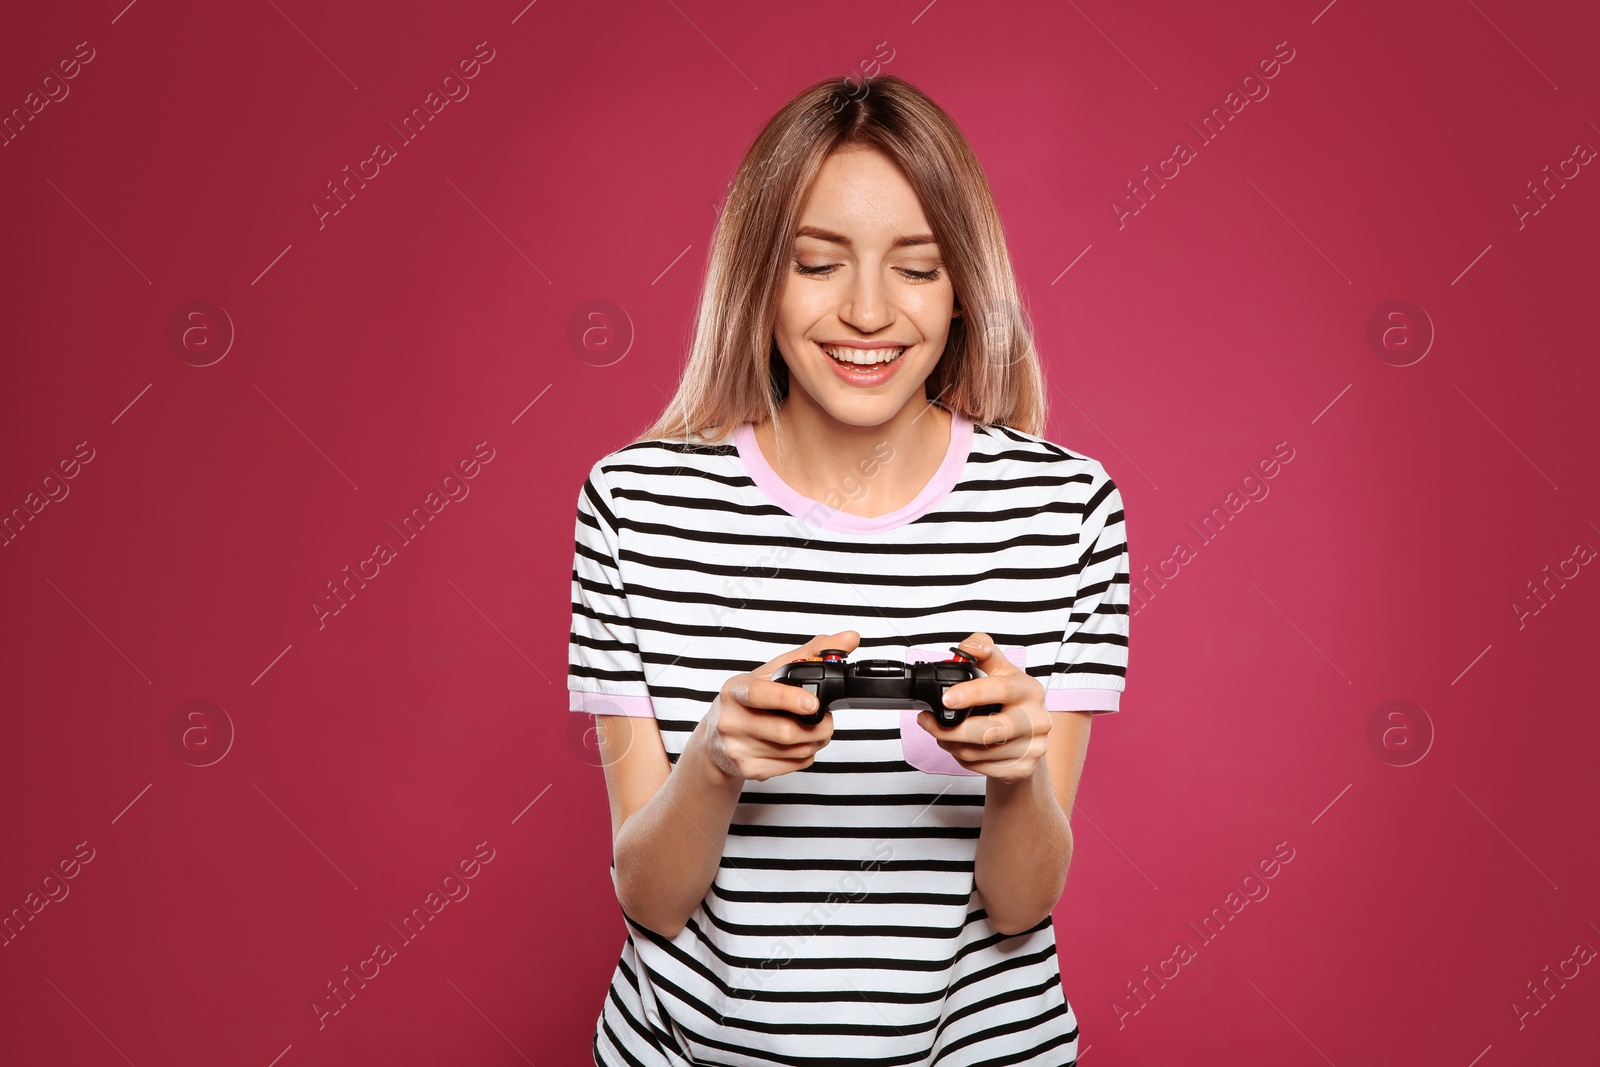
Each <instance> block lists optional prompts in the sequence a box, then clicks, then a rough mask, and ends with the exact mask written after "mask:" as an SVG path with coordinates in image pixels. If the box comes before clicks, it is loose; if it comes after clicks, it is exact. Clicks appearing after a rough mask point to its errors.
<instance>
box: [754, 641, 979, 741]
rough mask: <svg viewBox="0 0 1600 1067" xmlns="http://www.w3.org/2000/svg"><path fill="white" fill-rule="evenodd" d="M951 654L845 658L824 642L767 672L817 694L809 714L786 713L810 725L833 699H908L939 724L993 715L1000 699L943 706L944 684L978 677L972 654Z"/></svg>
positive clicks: (893, 703) (863, 703)
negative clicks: (910, 659)
mask: <svg viewBox="0 0 1600 1067" xmlns="http://www.w3.org/2000/svg"><path fill="white" fill-rule="evenodd" d="M950 651H952V652H954V653H955V655H954V656H951V657H950V658H949V659H947V660H940V661H936V662H932V663H901V662H899V661H897V660H889V659H864V660H861V661H860V662H859V663H846V662H845V657H846V656H847V655H849V653H848V652H841V651H840V650H839V649H837V648H825V649H823V650H822V654H821V655H817V656H802V657H800V658H798V659H794V660H791V661H789V662H788V663H785V664H783V665H782V666H781V667H779V668H778V669H777V670H776V671H774V672H773V673H772V680H773V681H774V682H782V683H783V684H784V685H792V686H796V687H798V688H801V689H805V690H808V691H809V692H810V693H811V694H812V695H813V696H815V697H816V698H817V704H818V707H817V710H816V711H814V712H812V713H811V714H809V715H798V714H795V713H793V712H788V711H782V710H781V709H775V710H779V711H780V714H784V715H790V716H792V717H793V718H794V719H795V720H796V721H798V722H800V723H801V724H802V725H804V726H815V725H816V724H817V723H819V722H821V721H822V716H823V714H824V713H825V712H826V711H828V710H829V709H830V708H832V706H833V705H834V703H835V702H836V701H848V702H849V704H848V706H850V707H903V706H904V705H905V704H906V702H907V701H912V702H915V703H919V704H922V705H924V706H925V707H926V708H927V709H928V710H929V711H930V712H932V713H933V717H934V719H936V720H937V721H938V723H939V725H940V726H959V725H960V724H961V723H962V722H965V721H966V718H967V716H968V715H998V714H999V713H1000V708H1001V705H999V704H979V705H977V706H976V707H969V708H947V707H945V706H944V693H945V690H947V689H949V688H950V687H951V686H953V685H956V684H958V683H960V682H966V681H970V680H972V679H973V678H981V677H983V673H982V672H981V671H979V670H978V668H977V665H976V660H974V659H973V657H971V656H969V655H967V654H966V653H965V652H963V651H961V649H959V648H957V647H956V646H954V645H952V646H950Z"/></svg>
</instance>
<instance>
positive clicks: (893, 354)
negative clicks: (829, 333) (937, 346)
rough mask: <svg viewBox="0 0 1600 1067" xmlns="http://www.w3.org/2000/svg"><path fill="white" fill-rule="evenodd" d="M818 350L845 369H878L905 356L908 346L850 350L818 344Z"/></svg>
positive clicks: (838, 346) (849, 348)
mask: <svg viewBox="0 0 1600 1067" xmlns="http://www.w3.org/2000/svg"><path fill="white" fill-rule="evenodd" d="M817 347H818V348H820V349H822V351H823V352H825V353H827V355H828V357H829V358H830V359H832V360H833V361H834V362H835V363H842V364H844V365H845V366H847V367H862V368H870V367H880V366H887V365H888V364H890V363H893V362H894V361H895V360H897V359H899V358H900V357H901V356H902V355H904V354H905V351H906V348H908V347H909V346H908V345H902V346H900V347H899V348H851V347H849V346H848V345H824V344H818V345H817Z"/></svg>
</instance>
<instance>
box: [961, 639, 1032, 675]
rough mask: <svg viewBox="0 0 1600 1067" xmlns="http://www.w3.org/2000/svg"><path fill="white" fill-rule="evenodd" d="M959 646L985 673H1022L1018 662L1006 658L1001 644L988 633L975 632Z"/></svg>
mask: <svg viewBox="0 0 1600 1067" xmlns="http://www.w3.org/2000/svg"><path fill="white" fill-rule="evenodd" d="M957 647H958V648H960V649H961V651H963V652H965V653H966V654H967V655H969V656H971V657H972V658H973V659H974V660H976V661H977V664H978V669H979V670H980V671H982V672H983V673H984V674H1017V673H1020V672H1019V671H1018V670H1017V666H1016V664H1014V663H1012V662H1011V661H1010V660H1008V659H1006V657H1005V653H1003V652H1001V651H1000V646H998V645H996V644H995V643H994V638H992V637H990V636H989V635H988V634H986V633H982V632H979V633H975V634H973V635H972V636H971V637H969V638H967V639H966V640H965V641H963V642H961V644H960V645H958V646H957Z"/></svg>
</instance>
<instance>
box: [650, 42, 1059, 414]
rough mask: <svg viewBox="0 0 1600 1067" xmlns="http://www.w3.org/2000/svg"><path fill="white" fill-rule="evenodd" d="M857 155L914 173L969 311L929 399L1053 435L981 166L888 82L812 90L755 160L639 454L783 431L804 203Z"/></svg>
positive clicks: (749, 159) (930, 110)
mask: <svg viewBox="0 0 1600 1067" xmlns="http://www.w3.org/2000/svg"><path fill="white" fill-rule="evenodd" d="M841 101H842V106H841ZM855 146H865V147H870V148H875V149H877V150H879V151H881V152H882V153H884V154H885V155H886V156H888V157H889V159H891V160H893V161H894V163H895V164H896V165H897V166H898V167H899V168H900V170H901V172H902V173H904V174H905V176H906V179H907V181H908V182H909V183H910V185H911V187H912V189H913V190H914V191H915V192H916V194H917V197H918V199H919V200H920V201H921V203H922V208H923V212H924V213H925V214H926V215H927V217H928V222H929V225H930V226H931V227H932V230H933V238H934V240H935V241H936V242H938V245H939V250H940V252H941V253H942V254H943V256H944V262H945V267H946V269H947V270H948V271H949V272H950V281H951V284H952V285H953V286H954V289H955V300H956V306H957V307H958V308H960V309H961V314H960V315H959V316H957V317H955V318H953V319H951V321H950V333H949V337H948V339H947V340H946V342H945V349H944V353H943V354H942V355H941V356H940V358H939V362H938V364H937V365H936V366H935V367H934V369H933V371H932V372H931V373H930V374H929V375H928V380H927V384H926V389H925V391H926V393H927V396H928V398H929V399H930V400H937V401H938V402H939V403H941V404H943V405H944V406H945V407H948V408H950V409H951V410H952V411H959V412H960V413H962V414H963V415H965V416H967V417H968V418H969V419H971V420H972V421H974V422H976V423H980V424H989V425H1004V426H1010V427H1012V428H1013V429H1017V430H1021V431H1023V432H1025V433H1030V434H1042V433H1043V432H1044V425H1045V390H1044V376H1043V373H1042V371H1041V369H1040V366H1039V357H1038V353H1037V352H1036V351H1035V349H1034V345H1033V334H1032V330H1031V328H1030V326H1029V323H1028V320H1027V316H1026V312H1025V309H1024V308H1023V304H1022V299H1021V296H1020V294H1019V292H1018V290H1017V283H1016V278H1015V276H1014V274H1013V273H1012V269H1011V257H1010V254H1009V253H1008V251H1007V249H1006V242H1005V233H1004V231H1003V229H1002V227H1001V224H1000V215H999V212H998V211H997V210H996V209H995V204H994V196H993V194H992V193H991V192H990V190H989V183H988V181H987V179H986V178H985V177H984V174H983V169H982V167H980V166H979V164H978V160H977V157H976V156H975V155H973V152H972V148H971V146H969V145H968V144H967V140H966V138H965V137H964V136H963V135H962V133H961V131H960V129H959V128H957V126H956V124H955V123H954V122H953V121H952V120H951V118H950V116H949V115H947V114H945V112H944V110H943V109H942V108H940V107H939V105H938V104H936V103H934V102H933V101H932V100H931V99H929V98H928V97H927V96H926V95H925V94H924V93H923V92H922V91H921V90H919V89H917V88H915V87H914V86H912V85H911V84H910V83H909V82H906V81H905V80H903V79H901V78H899V77H897V76H895V75H893V74H880V75H877V76H875V77H869V78H862V79H860V80H859V81H855V80H853V79H851V80H846V81H845V82H843V83H841V81H840V80H839V79H836V78H829V79H825V80H823V81H819V82H817V83H816V84H814V85H812V86H810V87H808V88H807V89H805V90H803V91H802V92H800V93H799V94H798V95H797V96H795V97H794V98H793V99H791V100H790V101H789V102H788V103H787V104H785V105H784V106H783V107H782V108H781V109H780V110H779V111H778V113H777V114H776V115H774V116H773V117H772V118H771V119H770V120H769V121H768V122H767V124H766V126H765V127H763V128H762V130H761V132H760V133H759V134H758V135H757V136H756V138H755V140H754V142H752V143H751V145H750V148H749V149H748V150H747V151H746V152H745V156H744V159H743V160H742V161H741V162H740V164H739V169H738V171H737V173H736V174H735V175H734V179H733V181H732V183H731V185H732V188H731V190H730V191H729V194H728V199H727V203H726V205H725V207H724V208H723V211H722V215H721V217H720V218H718V220H717V225H716V230H715V233H714V234H713V237H712V242H711V251H710V255H709V258H708V263H707V266H706V275H705V283H704V285H703V287H702V289H701V292H700V306H699V312H698V314H697V316H696V320H695V329H694V340H693V342H692V344H691V346H690V349H689V354H688V358H687V360H686V361H685V365H684V369H683V374H682V377H681V378H680V380H679V382H678V388H677V392H676V393H675V394H674V395H673V397H672V399H671V400H670V401H668V403H667V406H666V408H665V410H663V411H662V413H661V415H660V416H659V417H658V418H657V419H656V421H655V423H654V424H653V425H652V426H651V427H650V428H649V429H648V430H646V431H644V433H643V434H641V435H640V436H639V437H637V438H635V443H637V442H638V441H648V440H657V439H662V438H675V437H684V438H687V439H690V440H694V439H697V438H698V439H699V440H701V441H716V440H721V439H722V438H724V437H725V436H727V434H728V433H729V432H731V431H732V430H733V428H734V427H736V426H738V425H739V424H740V423H744V422H760V421H763V420H764V419H769V418H770V419H772V420H773V422H774V426H776V421H777V412H778V405H779V401H781V400H782V399H783V398H784V397H786V396H787V394H788V384H789V372H788V367H787V365H786V364H785V363H784V362H783V357H782V355H781V353H780V352H779V351H778V348H777V344H776V342H775V340H774V338H773V329H774V326H775V325H776V323H777V316H778V306H779V302H780V299H781V297H782V293H783V286H784V284H785V282H786V280H787V276H788V270H789V259H790V257H791V255H792V242H793V240H794V234H795V230H796V229H797V228H798V226H799V215H800V206H801V204H802V202H803V201H804V199H805V196H806V193H807V191H808V190H809V189H810V187H811V183H812V182H813V181H814V180H815V178H816V176H817V172H818V171H819V170H820V169H821V167H822V164H823V161H824V160H825V159H827V157H828V156H829V155H830V154H832V153H833V152H834V151H836V150H838V149H841V148H844V147H855Z"/></svg>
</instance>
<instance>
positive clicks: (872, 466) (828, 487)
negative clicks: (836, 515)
mask: <svg viewBox="0 0 1600 1067" xmlns="http://www.w3.org/2000/svg"><path fill="white" fill-rule="evenodd" d="M777 421H778V424H779V425H778V427H777V430H776V431H775V430H774V427H773V424H772V422H771V421H767V422H763V423H761V424H759V425H758V426H756V428H755V434H756V441H757V443H758V444H760V445H761V450H762V453H763V454H764V455H765V456H766V457H767V462H768V463H769V464H770V465H771V466H772V469H773V470H774V471H775V472H777V474H778V476H779V477H781V478H782V479H783V480H784V481H785V482H787V483H788V484H789V485H790V486H792V487H793V488H794V489H795V490H796V491H797V492H799V493H800V494H802V495H803V496H806V497H809V498H811V499H812V500H827V499H829V498H830V497H832V498H833V499H840V498H842V499H843V500H844V503H843V504H842V505H841V507H840V510H842V511H845V512H848V513H850V514H853V515H860V516H863V517H876V516H878V515H886V514H888V513H889V512H891V511H897V510H899V509H900V508H902V507H904V506H905V505H907V504H909V503H910V502H911V501H912V500H914V499H915V498H916V496H917V494H918V493H920V492H921V491H922V490H923V488H924V487H925V486H926V485H927V484H928V482H929V480H930V479H932V477H933V475H934V473H935V472H936V471H937V470H938V469H939V465H940V464H941V463H942V462H944V457H945V454H946V453H947V452H948V451H949V448H950V434H951V425H952V416H951V413H950V411H949V410H948V409H946V408H943V407H940V406H939V405H937V404H934V403H932V402H930V401H929V400H927V398H926V397H923V396H922V395H920V394H919V395H917V396H914V397H912V398H911V399H910V400H909V401H907V402H906V404H905V406H904V407H902V408H901V409H900V410H899V411H897V412H896V413H895V414H894V415H893V416H892V417H891V418H890V419H889V420H888V421H887V422H883V423H880V424H878V425H876V426H854V425H851V424H849V423H844V422H840V421H839V420H838V419H836V418H834V417H833V416H832V415H830V414H829V413H828V412H827V411H826V410H824V409H823V408H822V407H820V406H819V405H818V404H817V403H816V402H815V401H813V400H811V398H810V397H805V396H797V395H796V393H795V392H794V391H791V392H790V394H789V397H788V399H787V400H786V401H785V403H784V405H783V407H781V408H779V409H778V419H777ZM778 432H781V434H782V441H783V444H782V448H781V450H780V449H779V447H778V444H777V434H778Z"/></svg>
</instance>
